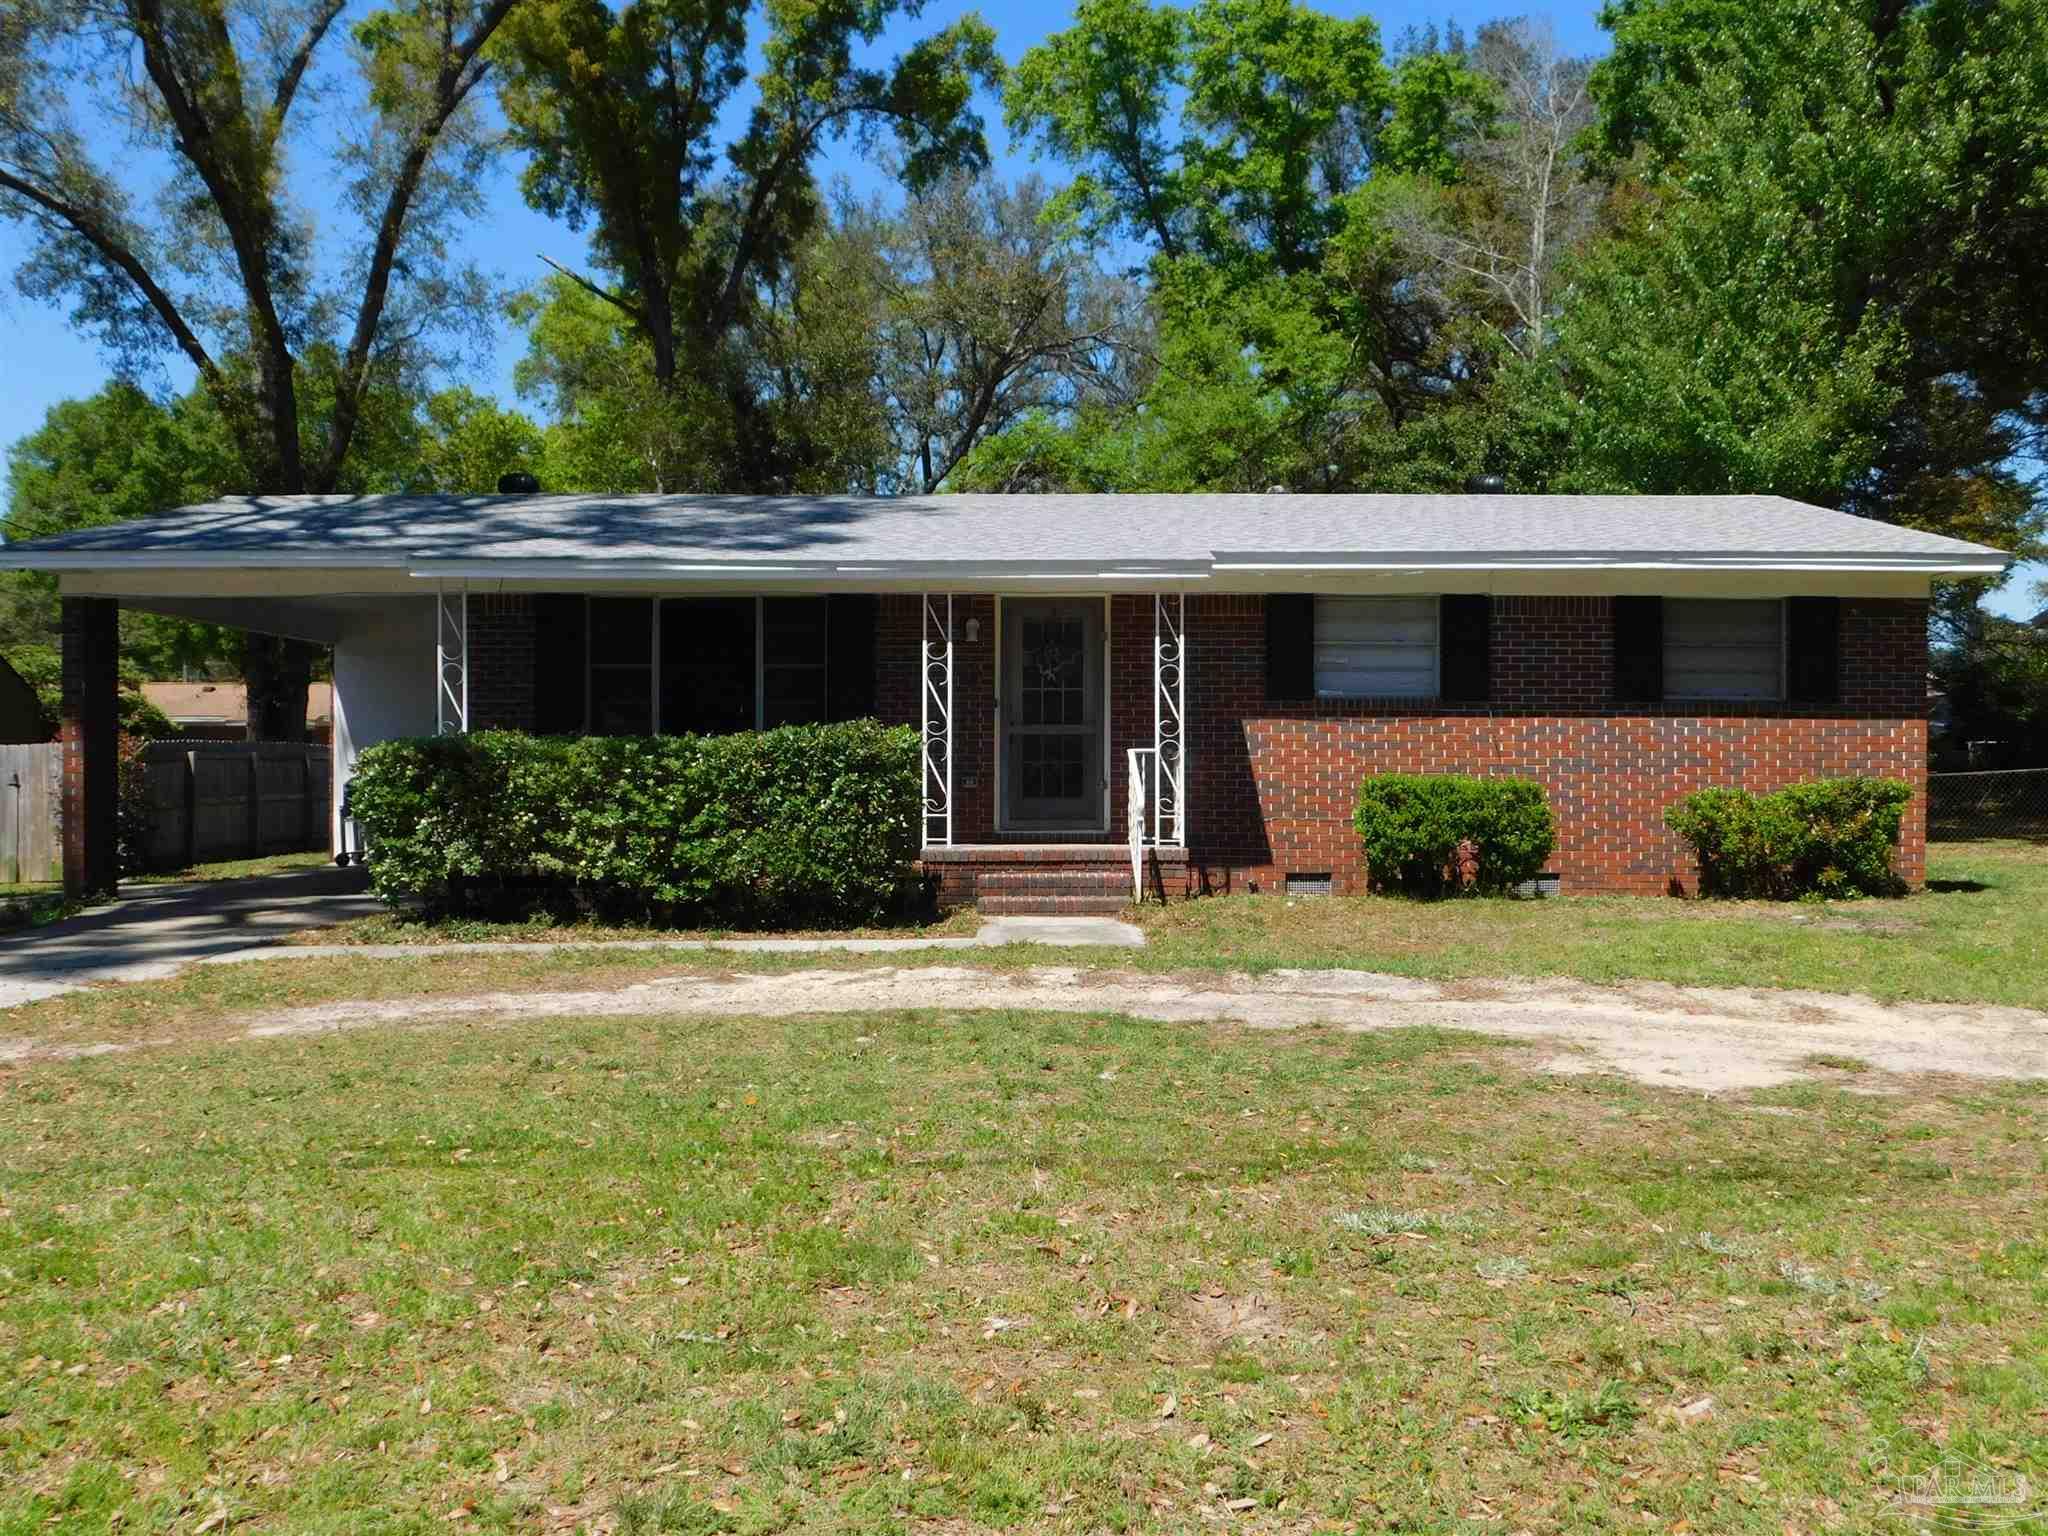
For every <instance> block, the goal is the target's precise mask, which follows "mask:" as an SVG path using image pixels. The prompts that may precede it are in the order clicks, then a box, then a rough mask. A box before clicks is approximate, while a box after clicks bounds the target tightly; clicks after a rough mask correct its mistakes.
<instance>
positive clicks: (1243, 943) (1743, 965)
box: [266, 842, 2048, 1009]
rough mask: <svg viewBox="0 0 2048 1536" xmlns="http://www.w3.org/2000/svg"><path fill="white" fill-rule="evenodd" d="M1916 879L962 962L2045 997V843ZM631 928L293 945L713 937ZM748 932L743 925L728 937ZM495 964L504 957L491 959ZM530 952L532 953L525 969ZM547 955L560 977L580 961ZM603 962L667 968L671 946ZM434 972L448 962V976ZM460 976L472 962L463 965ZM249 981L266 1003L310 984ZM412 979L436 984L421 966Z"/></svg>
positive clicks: (1264, 926)
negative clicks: (1795, 897)
mask: <svg viewBox="0 0 2048 1536" xmlns="http://www.w3.org/2000/svg"><path fill="white" fill-rule="evenodd" d="M1928 870H1929V876H1930V883H1929V888H1928V889H1927V890H1925V891H1922V892H1919V893H1916V894H1914V895H1911V896H1905V897H1900V898H1897V899H1873V900H1867V901H1850V902H1739V901H1677V900H1672V899H1670V898H1666V897H1653V896H1567V897H1553V898H1548V899H1545V900H1541V901H1523V900H1512V899H1502V900H1489V899H1478V900H1458V901H1443V902H1411V901H1405V900H1401V899H1398V898H1394V897H1379V896H1372V897H1301V898H1294V899H1289V898H1287V897H1284V896H1279V895H1272V894H1262V895H1256V896H1207V897H1202V898H1200V899H1198V900H1194V901H1177V902H1174V903H1173V904H1172V905H1170V906H1167V907H1160V906H1158V905H1157V904H1152V903H1148V904H1147V905H1145V906H1143V907H1138V908H1133V909H1131V910H1130V911H1129V912H1127V913H1126V914H1125V915H1126V916H1127V917H1129V918H1130V919H1132V920H1133V921H1135V922H1138V923H1140V924H1142V925H1143V926H1144V928H1145V933H1146V939H1147V944H1146V947H1145V948H1144V949H1142V950H1126V949H1102V950H1087V949H1070V950H1058V951H1053V950H1044V949H1036V948H1029V947H1025V946H1016V947H1013V948H1007V949H1002V950H987V951H976V953H975V956H974V963H976V964H979V965H996V966H1016V965H1024V964H1047V963H1053V964H1060V965H1089V966H1108V967H1112V968H1115V969H1119V970H1148V971H1186V970H1212V971H1213V970H1223V971H1250V972H1253V973H1259V972H1264V971H1271V970H1274V969H1278V968H1281V967H1303V968H1309V969H1322V968H1337V969H1349V970H1365V971H1385V972H1391V973H1394V974H1398V975H1406V976H1422V977H1431V978H1436V979H1440V980H1457V979H1464V978H1471V977H1491V976H1565V977H1572V978H1576V979H1579V980H1584V981H1602V982H1604V981H1624V980H1649V981H1669V982H1674V983H1677V984H1679V985H1700V986H1759V987H1797V988H1807V989H1812V990H1817V991H1826V992H1867V993H1870V994H1872V995H1874V996H1876V997H1878V998H1881V999H1885V1000H1888V1001H1889V1000H1903V999H1917V1000H1923V1001H1930V1002H1966V1003H2009V1004H2016V1005H2019V1006H2022V1007H2028V1008H2039V1009H2048V847H2043V846H2041V845H2037V844H2030V843H2016V842H2007V843H1993V842H1984V843H1945V844H1937V845H1936V846H1935V848H1934V850H1933V852H1932V854H1931V856H1930V858H1929V861H1928ZM978 926H979V924H978V922H977V921H976V919H975V917H974V915H973V914H972V913H971V912H962V913H956V914H954V915H953V916H952V917H951V918H950V919H948V920H946V921H945V922H943V923H940V924H937V925H933V926H928V927H923V928H903V929H893V930H884V929H875V930H864V931H866V932H870V933H874V934H878V935H882V936H888V935H891V934H894V935H902V936H911V935H916V934H967V933H972V932H973V931H974V930H975V929H976V927H978ZM723 936H724V935H723V934H722V933H712V932H709V931H702V932H695V933H690V934H687V935H679V934H664V933H663V932H661V931H657V930H647V929H607V928H600V927H596V926H580V925H566V926H550V925H548V924H545V923H534V924H502V923H497V924H492V923H438V924H426V923H421V922H418V921H416V920H412V919H407V918H404V917H399V916H392V917H382V916H380V917H371V918H363V919H361V920H359V921H357V922H355V923H350V924H345V925H343V926H341V927H339V928H324V929H314V930H309V931H308V932H307V933H305V934H304V935H302V937H303V938H304V939H305V940H306V941H308V942H311V943H336V942H362V943H369V942H379V943H382V942H390V941H394V940H401V941H409V942H427V943H434V942H442V941H447V940H451V939H472V940H473V939H502V940H505V941H507V942H508V944H509V943H512V942H514V941H518V940H524V939H560V940H571V941H573V940H578V939H583V940H599V939H606V938H635V939H658V938H661V937H692V938H701V937H723ZM744 936H745V937H753V936H754V935H744ZM510 959H511V957H510V956H508V961H509V960H510ZM535 962H540V968H539V970H538V971H536V969H535ZM590 963H591V962H590V960H589V959H588V957H580V958H571V957H567V956H565V957H564V958H563V959H562V961H561V962H560V965H561V967H562V969H564V971H565V972H572V971H575V970H579V969H581V968H582V967H584V966H586V965H588V964H590ZM614 963H617V964H628V963H638V964H642V965H648V966H652V965H661V966H664V967H666V968H669V969H677V968H681V966H680V965H679V962H678V961H677V960H676V958H675V957H674V956H669V957H663V956H660V955H658V954H656V955H649V956H647V957H645V958H644V959H643V960H641V961H639V962H629V961H628V960H627V958H626V957H624V956H620V957H618V959H617V960H616V961H615V962H614ZM717 963H718V964H719V965H720V966H721V967H723V968H728V969H759V968H767V969H774V968H782V967H787V966H789V965H792V964H800V965H805V966H812V965H865V964H892V965H916V964H946V965H953V964H959V963H960V956H959V955H957V954H947V953H944V952H941V953H938V954H935V955H925V956H919V955H916V954H898V955H889V956H886V957H883V958H881V959H876V958H874V957H862V956H850V955H814V956H804V957H798V958H795V959H792V958H788V957H772V956H759V955H737V954H733V955H721V956H719V958H718V962H717ZM546 969H547V966H546V963H545V961H543V960H542V959H541V957H538V956H536V957H531V958H530V959H523V960H521V961H520V962H519V969H518V972H517V974H514V973H513V972H511V971H508V972H507V973H506V975H505V978H504V980H505V982H506V983H507V984H512V985H518V984H520V983H521V982H522V981H523V980H524V979H525V978H526V977H527V976H528V975H537V974H541V973H543V972H545V970H546ZM451 974H452V973H451ZM464 974H465V975H468V974H475V973H472V972H468V971H465V972H464ZM312 981H313V978H312V977H311V976H310V974H309V975H308V976H307V977H306V978H304V980H303V981H301V982H299V983H286V982H284V981H282V979H280V980H279V981H278V982H276V983H271V984H266V990H269V991H273V992H275V993H277V996H276V998H275V1000H276V1001H278V1002H289V1001H294V1000H308V1001H310V1000H313V999H312V998H311V997H307V998H295V997H294V996H292V995H291V993H292V992H293V989H294V988H295V987H297V986H301V985H308V984H311V983H312ZM422 984H424V985H426V986H428V987H432V988H436V989H438V988H439V986H440V985H441V983H440V982H439V981H438V980H436V979H434V978H432V977H425V978H423V979H422Z"/></svg>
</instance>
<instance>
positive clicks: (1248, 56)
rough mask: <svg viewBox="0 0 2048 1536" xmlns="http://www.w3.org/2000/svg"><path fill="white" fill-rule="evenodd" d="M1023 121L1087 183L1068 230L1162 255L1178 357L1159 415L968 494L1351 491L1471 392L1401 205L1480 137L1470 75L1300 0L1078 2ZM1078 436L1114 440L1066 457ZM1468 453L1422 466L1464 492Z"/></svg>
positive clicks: (1029, 439)
mask: <svg viewBox="0 0 2048 1536" xmlns="http://www.w3.org/2000/svg"><path fill="white" fill-rule="evenodd" d="M1005 110H1006V115H1007V118H1008V121H1009V124H1010V126H1011V129H1012V131H1013V132H1014V133H1016V134H1018V135H1019V136H1021V137H1023V138H1025V139H1027V140H1029V141H1030V142H1031V144H1032V145H1033V147H1034V148H1035V150H1036V151H1037V152H1039V153H1040V154H1043V155H1046V156H1049V157H1051V158H1053V159H1056V160H1059V161H1062V162H1064V163H1066V164H1068V165H1070V166H1072V167H1073V168H1074V170H1075V171H1076V173H1077V174H1076V177H1075V180H1074V181H1073V182H1072V183H1071V184H1070V185H1069V186H1068V187H1067V188H1066V189H1065V190H1064V191H1062V192H1061V193H1060V194H1059V195H1057V196H1056V197H1055V198H1054V199H1053V202H1052V211H1053V213H1054V215H1055V216H1061V215H1064V216H1066V217H1068V218H1070V219H1072V220H1073V221H1074V222H1076V223H1077V224H1078V225H1079V226H1080V227H1081V228H1083V229H1084V230H1088V231H1090V232H1095V233H1100V234H1103V235H1107V236H1114V237H1120V238H1122V239H1125V240H1129V241H1133V242H1136V243H1137V244H1138V245H1139V246H1140V247H1141V248H1143V249H1145V250H1146V251H1147V254H1148V255H1149V260H1148V262H1147V264H1146V272H1147V276H1148V277H1149V279H1150V284H1151V287H1150V292H1151V297H1152V301H1153V306H1154V308H1155V310H1156V313H1157V317H1158V328H1159V332H1160V340H1159V346H1158V358H1159V362H1158V368H1157V371H1156V373H1155V374H1154V375H1153V377H1152V380H1151V384H1150V388H1149V390H1148V392H1147V394H1146V397H1145V399H1144V401H1143V402H1142V406H1143V408H1142V410H1135V409H1134V410H1131V411H1128V412H1114V411H1096V412H1091V413H1088V414H1087V415H1085V416H1084V417H1083V418H1082V419H1081V420H1079V421H1078V422H1077V423H1075V424H1073V425H1072V426H1071V428H1060V427H1058V426H1057V425H1056V424H1049V423H1047V422H1045V421H1043V420H1040V421H1036V422H1034V424H1033V428H1032V430H1031V432H1030V433H1029V434H1028V435H1027V436H1025V437H1024V438H1021V439H1020V440H1019V442H1018V443H1016V444H1014V445H1007V446H1006V445H1004V444H1003V443H1002V442H1001V440H1000V439H998V440H997V441H996V442H994V443H991V444H989V445H988V447H987V451H986V454H985V455H977V456H976V458H975V459H972V460H970V462H969V464H968V466H966V468H965V469H964V471H963V474H962V477H961V478H962V483H963V484H1003V485H1016V486H1022V485H1050V484H1056V483H1059V482H1060V479H1061V477H1062V476H1065V475H1077V476H1079V477H1081V479H1082V481H1083V482H1084V483H1093V481H1094V480H1096V479H1097V478H1099V477H1101V476H1104V475H1108V476H1123V475H1128V474H1131V473H1134V472H1137V467H1138V466H1144V470H1143V474H1144V476H1145V478H1144V480H1143V481H1142V483H1143V484H1145V485H1147V486H1148V487H1152V488H1158V489H1167V488H1175V489H1190V490H1193V489H1233V490H1237V489H1246V490H1262V489H1265V488H1266V487H1267V486H1268V485H1271V484H1285V485H1291V486H1297V487H1299V488H1301V489H1305V490H1306V489H1317V490H1341V489H1345V488H1348V487H1350V486H1352V485H1355V484H1358V483H1359V478H1360V476H1361V475H1365V474H1367V473H1372V474H1375V475H1384V474H1385V472H1386V470H1387V467H1388V465H1389V464H1390V463H1393V462H1395V461H1397V460H1399V459H1400V457H1401V452H1400V451H1399V450H1396V449H1395V448H1393V446H1392V445H1393V444H1394V443H1395V442H1397V441H1399V440H1402V439H1403V438H1404V437H1405V436H1406V435H1407V434H1409V433H1411V432H1413V431H1416V430H1418V429H1420V428H1422V427H1423V425H1424V423H1426V422H1427V421H1428V420H1429V418H1431V417H1433V416H1435V415H1437V414H1440V413H1441V412H1443V411H1444V410H1446V409H1448V408H1451V407H1453V406H1455V405H1457V404H1459V403H1460V402H1462V401H1463V400H1464V398H1465V397H1466V396H1467V395H1468V394H1469V393H1470V389H1471V386H1472V384H1473V381H1474V380H1475V379H1476V378H1477V377H1478V376H1479V370H1478V367H1477V363H1476V362H1475V358H1474V356H1473V354H1472V353H1471V351H1470V349H1469V348H1466V347H1462V346H1461V345H1460V344H1459V340H1458V337H1457V335H1456V332H1455V329H1454V327H1453V325H1452V322H1453V321H1454V320H1455V318H1456V317H1455V316H1454V315H1453V314H1452V313H1451V312H1450V311H1449V309H1448V308H1447V307H1446V305H1445V303H1444V300H1443V297H1442V295H1441V294H1440V293H1439V292H1438V291H1436V290H1435V289H1434V288H1432V287H1431V286H1430V285H1428V284H1422V283H1418V282H1417V281H1416V278H1417V275H1418V273H1417V269H1416V263H1415V262H1414V261H1413V260H1412V259H1411V257H1410V253H1408V252H1406V251H1405V250H1404V249H1403V248H1402V247H1401V246H1400V245H1399V243H1398V242H1396V241H1394V240H1393V239H1392V238H1391V237H1390V222H1389V215H1390V210H1389V207H1388V193H1387V186H1388V183H1389V178H1390V177H1391V178H1392V179H1393V180H1394V181H1399V180H1401V179H1402V178H1404V177H1406V176H1408V175H1411V174H1418V173H1423V172H1429V173H1432V174H1440V175H1445V176H1448V175H1450V174H1453V170H1454V167H1453V164H1452V162H1453V161H1454V159H1455V155H1456V153H1457V152H1458V149H1459V147H1460V146H1462V145H1464V144H1467V143H1469V142H1470V141H1472V140H1473V139H1475V138H1476V137H1478V136H1479V134H1480V133H1481V132H1482V131H1483V126H1484V123H1485V121H1486V120H1487V117H1488V115H1489V113H1490V111H1491V96H1490V93H1489V91H1488V89H1487V87H1486V86H1485V83H1484V82H1483V81H1481V80H1480V79H1479V78H1478V77H1477V76H1476V75H1474V74H1473V73H1472V71H1471V70H1470V69H1469V68H1467V67H1466V66H1465V64H1464V63H1463V62H1462V61H1461V60H1460V59H1458V58H1455V57H1447V56H1442V55H1437V56H1432V57H1427V58H1411V59H1408V60H1404V61H1403V62H1402V63H1401V64H1400V65H1398V66H1390V65H1389V64H1388V62H1387V59H1386V57H1385V55H1384V52H1383V50H1382V48H1381V45H1380V40H1379V33H1378V30H1377V28H1376V27H1375V26H1374V24H1373V23H1372V21H1371V20H1370V19H1368V18H1362V17H1361V18H1350V19H1347V18H1340V17H1336V16H1331V15H1328V14H1326V13H1324V12H1321V11H1318V10H1316V9H1314V8H1313V7H1311V6H1308V5H1305V4H1301V3H1299V0H1196V3H1194V4H1193V5H1191V6H1189V7H1187V8H1185V9H1182V8H1179V7H1173V6H1160V5H1154V4H1151V3H1149V0H1083V3H1082V4H1081V5H1080V6H1079V7H1078V8H1077V10H1076V12H1075V23H1074V25H1073V26H1072V27H1071V28H1069V29H1067V30H1065V31H1062V32H1059V33H1056V34H1054V35H1053V36H1052V37H1050V38H1048V39H1047V40H1046V41H1045V42H1044V43H1043V44H1041V45H1040V46H1039V47H1037V48H1034V49H1032V50H1031V51H1030V52H1028V53H1027V54H1026V55H1025V56H1024V58H1023V59H1022V60H1021V61H1019V63H1018V65H1017V67H1016V69H1015V71H1014V72H1013V74H1012V76H1011V79H1010V81H1009V83H1008V86H1007V89H1006V92H1005ZM1062 430H1070V431H1071V432H1074V433H1079V434H1085V435H1088V436H1099V435H1101V434H1103V433H1105V432H1107V433H1111V434H1114V435H1115V437H1116V439H1117V446H1116V447H1115V448H1113V449H1109V450H1106V451H1103V452H1097V451H1095V448H1094V445H1092V444H1089V443H1074V444H1069V445H1066V446H1064V447H1063V446H1062V445H1061V444H1060V443H1059V432H1060V431H1062ZM1431 430H1432V431H1433V430H1434V429H1433V428H1432V429H1431ZM1460 441H1461V440H1460V439H1458V438H1457V437H1456V435H1455V434H1453V435H1452V436H1451V437H1442V436H1441V435H1439V437H1438V439H1437V440H1436V441H1434V442H1433V443H1432V445H1431V446H1430V447H1429V448H1428V449H1427V450H1426V451H1422V450H1418V451H1417V452H1416V453H1415V454H1413V455H1412V457H1413V460H1414V463H1415V464H1416V465H1417V466H1426V467H1425V468H1423V470H1422V472H1423V473H1424V474H1425V475H1426V476H1427V477H1428V478H1429V479H1430V480H1431V481H1434V480H1435V479H1436V478H1437V477H1440V476H1443V475H1457V474H1459V473H1460V470H1459V468H1458V466H1459V465H1462V464H1464V463H1465V462H1466V461H1467V460H1468V459H1469V458H1470V454H1471V450H1470V449H1469V448H1467V447H1463V446H1459V443H1460ZM1013 450H1022V457H1020V456H1019V453H1018V452H1016V451H1013ZM1396 478H1397V479H1399V478H1402V477H1396Z"/></svg>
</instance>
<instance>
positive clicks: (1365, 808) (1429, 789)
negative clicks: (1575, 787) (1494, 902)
mask: <svg viewBox="0 0 2048 1536" xmlns="http://www.w3.org/2000/svg"><path fill="white" fill-rule="evenodd" d="M1352 825H1354V826H1355V827H1357V829H1358V835H1359V837H1360V838H1361V839H1362V840H1363V841H1364V843H1365V867H1366V873H1367V876H1368V877H1369V878H1370V879H1371V881H1372V883H1373V886H1374V888H1375V889H1378V890H1384V891H1398V892H1400V893H1401V894H1403V895H1408V896H1424V897H1435V896H1443V895H1446V894H1450V893H1453V892H1456V891H1460V890H1471V891H1473V892H1476V893H1480V894H1487V895H1498V894H1500V893H1501V892H1504V891H1509V890H1512V889H1514V887H1516V886H1517V885H1520V884H1521V883H1522V882H1523V881H1525V880H1533V879H1534V878H1535V877H1536V876H1537V875H1538V874H1540V873H1542V870H1543V865H1544V863H1545V862H1546V861H1547V860H1548V859H1549V858H1550V854H1551V850H1552V849H1554V848H1555V847H1556V846H1557V822H1556V818H1555V817H1553V816H1552V815H1551V811H1550V805H1549V802H1548V801H1546V800H1545V799H1544V796H1543V786H1542V785H1540V784H1538V783H1537V782H1536V781H1535V780H1533V779H1507V778H1500V779H1482V778H1475V777H1472V776H1470V775H1467V774H1459V773H1380V774H1374V775H1373V776H1372V777H1370V778H1368V779H1367V780H1365V782H1364V783H1362V784H1360V785H1359V786H1358V806H1357V809H1356V810H1355V811H1354V812H1353V813H1352Z"/></svg>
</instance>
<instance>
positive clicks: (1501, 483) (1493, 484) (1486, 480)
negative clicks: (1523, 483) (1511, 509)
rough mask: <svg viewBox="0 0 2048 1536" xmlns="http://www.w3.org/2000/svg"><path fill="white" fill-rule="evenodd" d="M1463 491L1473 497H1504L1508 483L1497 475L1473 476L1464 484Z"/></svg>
mask: <svg viewBox="0 0 2048 1536" xmlns="http://www.w3.org/2000/svg"><path fill="white" fill-rule="evenodd" d="M1465 489H1466V490H1467V491H1468V492H1470V493H1471V494H1472V495H1474V496H1505V495H1507V493H1508V483H1507V481H1505V480H1503V479H1502V478H1501V477H1500V476H1499V475H1474V476H1473V477H1472V478H1471V479H1470V480H1467V481H1466V482H1465Z"/></svg>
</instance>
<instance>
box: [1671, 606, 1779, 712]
mask: <svg viewBox="0 0 2048 1536" xmlns="http://www.w3.org/2000/svg"><path fill="white" fill-rule="evenodd" d="M1664 696H1665V697H1666V698H1667V699H1781V698H1783V697H1784V696H1785V606H1784V604H1783V603H1781V602H1779V601H1778V600H1777V599H1776V598H1766V599H1763V600H1760V601H1759V600H1756V599H1751V598H1697V597H1668V598H1666V599H1665V600H1664Z"/></svg>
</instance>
